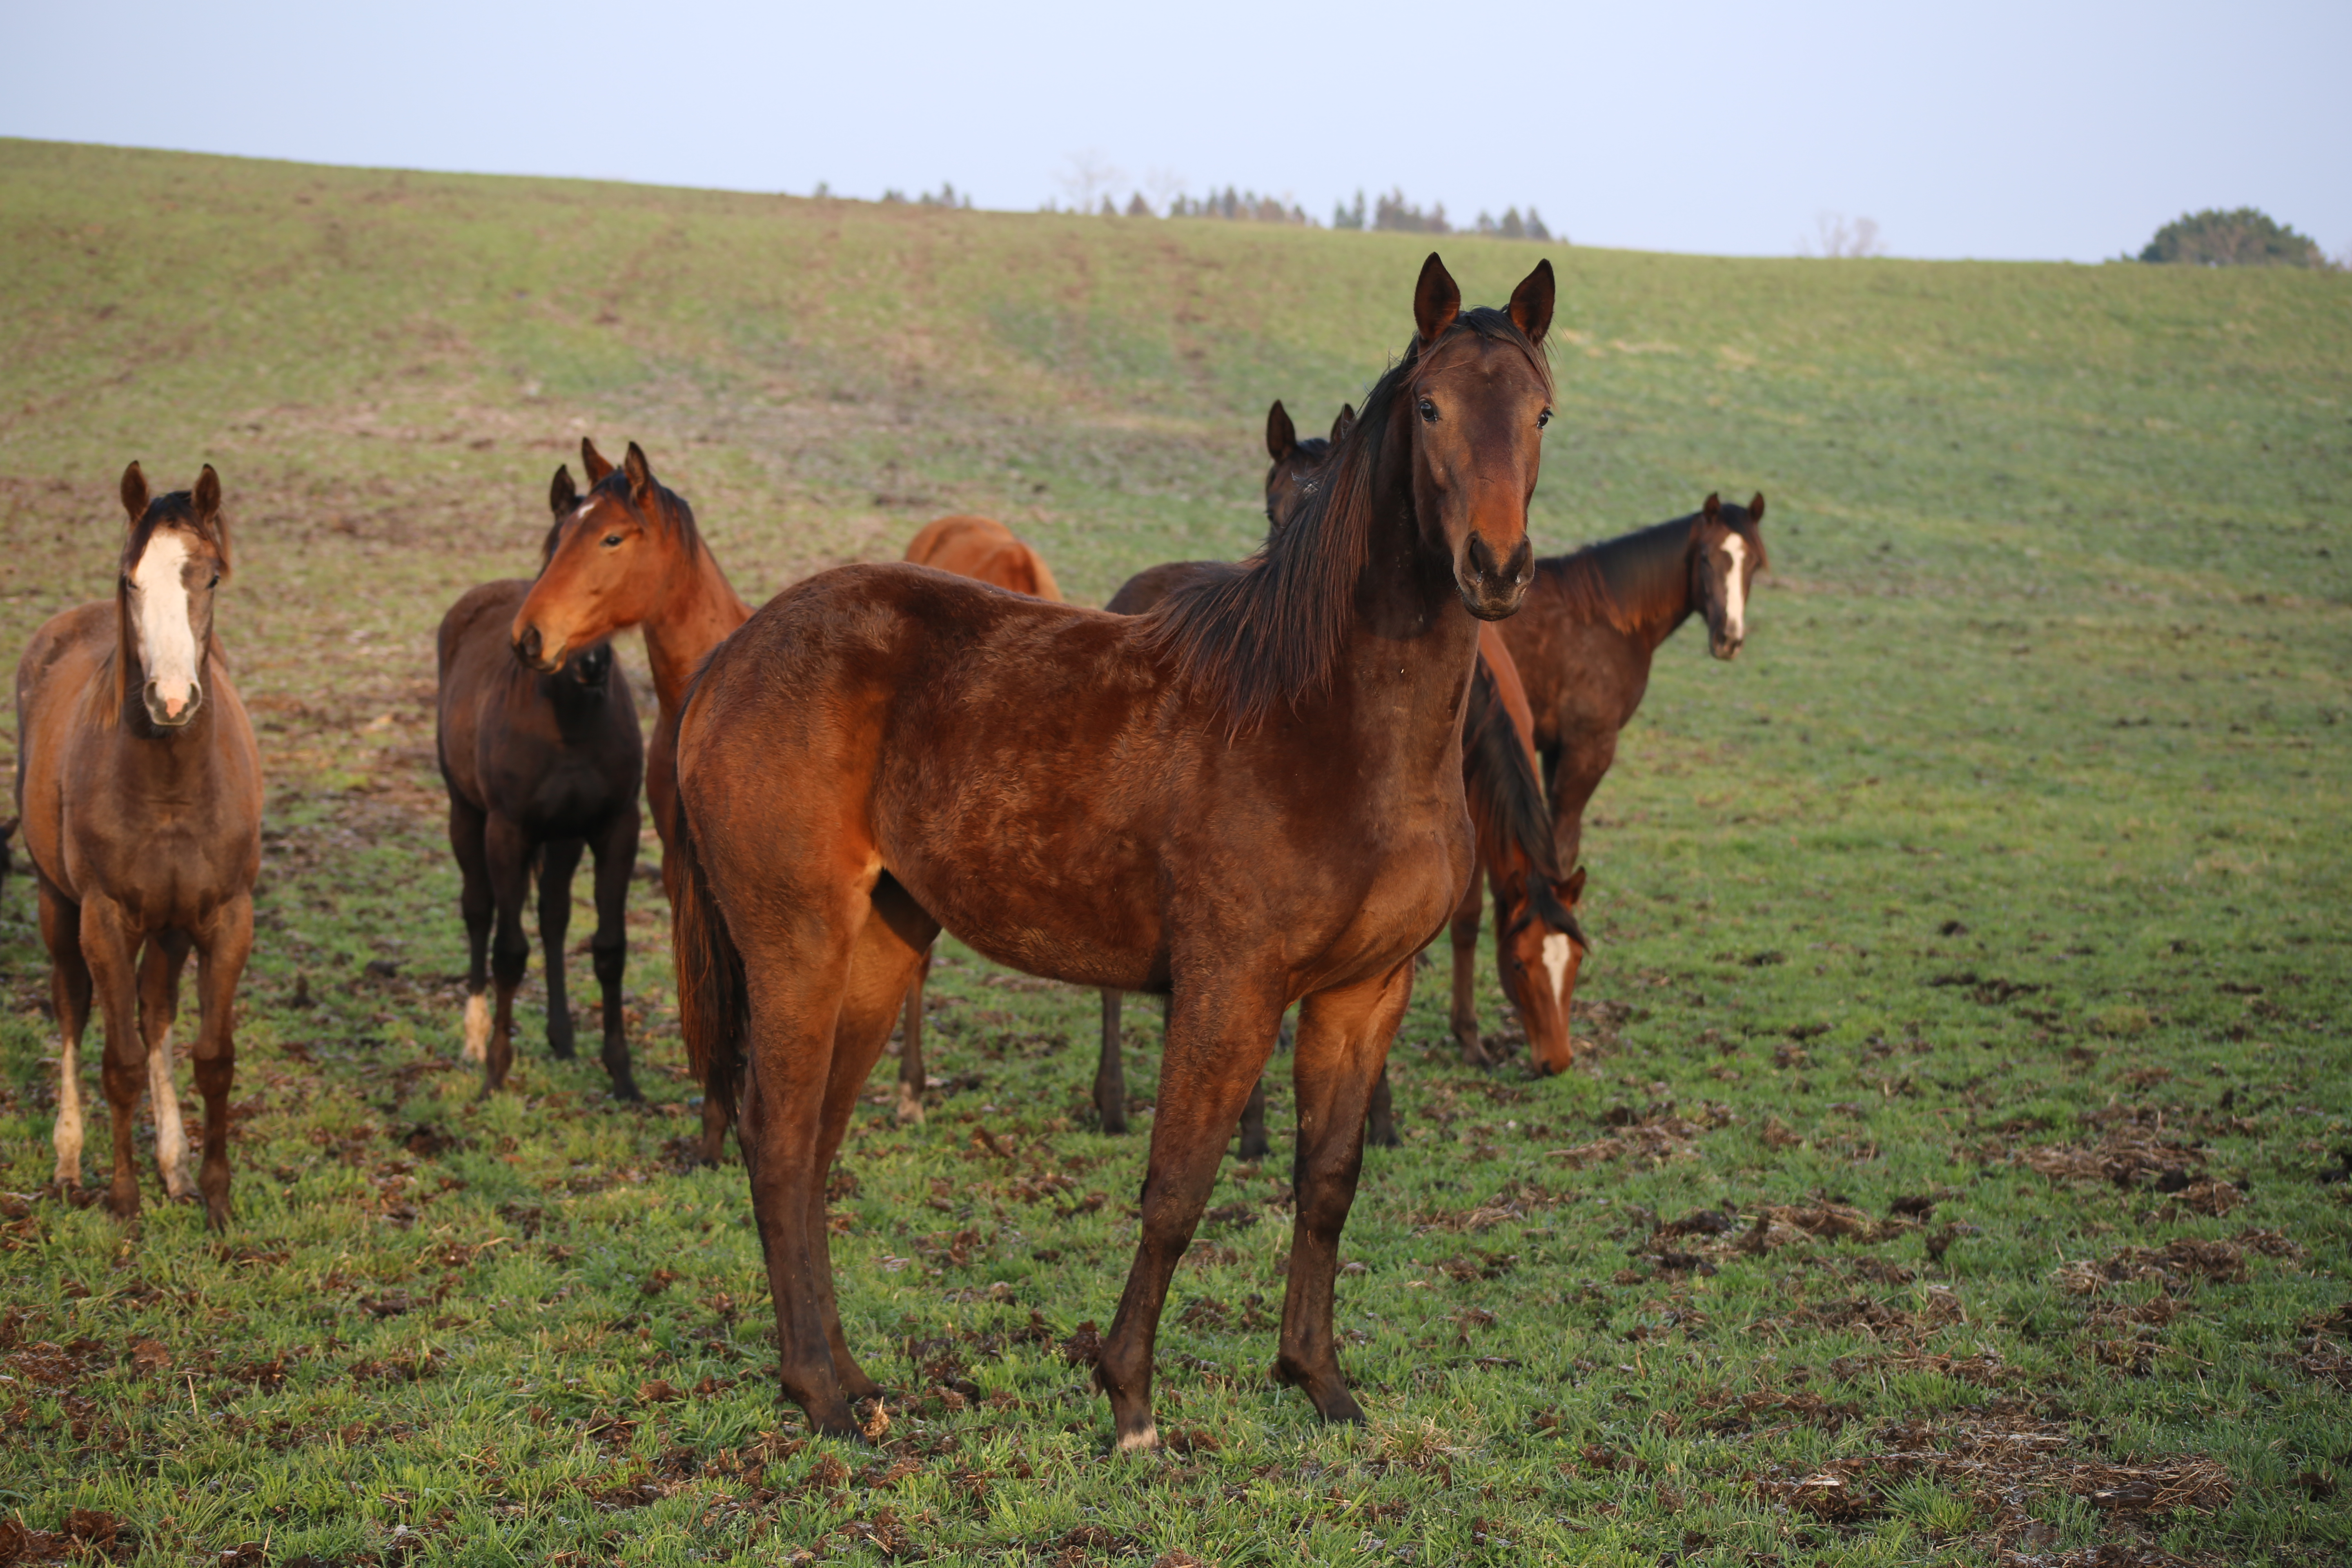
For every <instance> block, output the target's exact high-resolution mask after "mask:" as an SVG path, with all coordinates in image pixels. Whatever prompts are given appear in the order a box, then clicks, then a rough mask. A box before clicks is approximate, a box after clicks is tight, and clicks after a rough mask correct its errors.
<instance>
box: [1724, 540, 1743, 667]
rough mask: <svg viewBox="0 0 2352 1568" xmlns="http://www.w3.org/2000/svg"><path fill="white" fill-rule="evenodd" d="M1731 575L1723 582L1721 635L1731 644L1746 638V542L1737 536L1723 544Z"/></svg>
mask: <svg viewBox="0 0 2352 1568" xmlns="http://www.w3.org/2000/svg"><path fill="white" fill-rule="evenodd" d="M1723 552H1724V553H1725V554H1726V555H1728V556H1730V557H1731V573H1730V574H1729V575H1728V576H1727V577H1725V578H1724V580H1723V635H1724V636H1725V637H1728V638H1730V639H1731V640H1732V641H1733V642H1739V641H1742V640H1743V639H1745V638H1746V637H1747V636H1748V541H1746V540H1744V539H1742V538H1740V537H1739V535H1738V534H1736V533H1735V534H1733V535H1732V536H1731V537H1730V538H1728V539H1727V540H1725V541H1724V542H1723Z"/></svg>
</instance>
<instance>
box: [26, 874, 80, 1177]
mask: <svg viewBox="0 0 2352 1568" xmlns="http://www.w3.org/2000/svg"><path fill="white" fill-rule="evenodd" d="M36 876H37V878H38V881H37V886H38V888H39V891H40V904H41V940H42V942H44V943H46V944H47V947H48V950H49V995H50V997H51V999H52V1000H53V1001H54V1002H55V1004H56V1005H57V1010H58V1121H57V1126H56V1128H55V1130H54V1131H52V1132H51V1133H50V1135H49V1141H50V1142H51V1144H52V1145H53V1146H54V1147H55V1148H56V1150H57V1155H58V1164H57V1183H58V1190H59V1191H61V1192H68V1193H70V1192H72V1191H73V1190H74V1189H75V1188H77V1187H79V1186H80V1185H81V1141H82V1111H81V1032H82V1026H83V1025H85V1024H87V1023H88V1022H89V964H88V963H85V962H83V960H82V953H81V907H80V906H79V905H78V904H76V903H75V902H74V901H73V900H70V899H68V898H67V897H66V896H65V894H64V893H63V892H62V891H60V890H59V889H58V887H57V886H56V885H55V884H54V883H52V882H51V881H50V880H49V879H48V878H47V877H42V876H38V873H37V872H36Z"/></svg>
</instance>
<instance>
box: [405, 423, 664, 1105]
mask: <svg viewBox="0 0 2352 1568" xmlns="http://www.w3.org/2000/svg"><path fill="white" fill-rule="evenodd" d="M548 504H549V506H550V507H551V508H552V509H553V510H554V512H555V516H556V519H557V521H558V524H559V526H560V525H561V523H562V520H563V519H565V518H567V517H568V516H570V515H571V514H572V512H573V511H574V510H577V508H578V506H579V495H578V492H577V491H576V490H574V489H573V488H572V470H571V469H569V468H557V469H556V470H555V480H554V483H553V485H552V486H551V489H550V491H549V494H548ZM555 538H556V535H555V533H554V531H551V532H550V534H549V538H548V542H549V544H550V546H552V545H553V543H554V542H555ZM529 593H530V584H529V583H528V582H525V581H523V580H521V579H520V578H517V579H511V580H509V581H507V582H502V583H485V584H482V585H481V586H480V587H478V588H474V589H470V590H468V591H467V594H466V595H465V597H463V598H461V599H459V600H458V601H457V603H456V604H455V605H451V606H450V609H449V613H448V614H447V615H446V616H443V617H442V620H441V636H440V641H439V654H440V658H439V668H440V692H439V696H438V699H437V700H436V705H435V720H436V722H435V730H434V741H435V744H436V750H437V751H438V753H439V756H440V762H441V782H442V783H443V784H446V786H447V787H448V791H449V847H450V848H451V849H452V850H453V851H455V852H456V854H457V868H458V871H459V872H460V873H461V875H462V876H463V877H464V879H465V890H464V893H463V903H462V908H463V909H464V910H465V915H466V941H467V970H466V1059H467V1061H478V1062H480V1063H481V1064H482V1092H483V1093H484V1094H488V1093H489V1092H491V1091H492V1090H494V1089H499V1088H501V1087H503V1086H504V1084H505V1083H506V1080H507V1071H508V1069H509V1067H510V1066H512V1064H513V1061H514V994H515V987H516V986H518V985H520V984H522V974H523V968H524V966H525V964H527V963H529V962H530V941H529V939H528V938H526V937H525V936H524V935H523V930H522V909H523V904H524V902H525V900H528V899H529V898H530V879H531V870H532V868H533V867H534V866H536V867H537V868H538V871H539V938H540V942H541V945H542V946H543V947H544V949H545V950H546V953H547V1045H548V1049H549V1050H550V1051H551V1052H552V1053H553V1054H554V1055H555V1056H556V1057H557V1058H560V1059H562V1060H564V1061H569V1060H571V1059H572V1051H573V1046H572V1007H571V1004H570V1002H569V1000H568V999H567V998H566V996H565V994H564V989H563V936H564V932H565V931H566V929H567V928H568V927H569V926H570V924H571V922H572V872H573V871H574V870H576V869H577V868H579V865H580V856H581V852H582V851H583V849H584V850H587V851H588V852H590V853H592V854H593V856H594V857H595V862H596V934H595V935H594V936H593V937H592V938H590V939H589V942H588V950H589V952H590V953H591V954H592V955H593V960H594V963H595V967H596V982H597V984H598V985H599V986H600V987H602V989H603V991H604V1051H603V1053H602V1055H603V1058H604V1070H605V1072H606V1073H608V1074H610V1075H611V1077H612V1080H613V1094H614V1098H615V1099H619V1100H635V1099H637V1098H639V1096H638V1094H637V1086H636V1080H635V1078H634V1077H633V1076H632V1075H631V1073H630V1070H629V1041H628V1035H627V1031H626V1028H625V1025H624V1023H623V1019H622V1013H621V1008H622V995H621V974H622V971H623V970H624V968H625V967H626V965H627V963H628V924H627V921H628V900H629V876H630V873H631V872H633V871H634V870H635V868H636V864H637V822H638V816H637V785H638V784H639V782H640V781H641V780H643V779H644V777H645V771H646V752H645V740H644V737H643V736H641V735H640V734H639V733H638V731H637V705H636V700H635V697H634V696H632V695H631V693H630V690H629V678H628V677H627V676H626V675H625V674H623V673H622V670H621V667H620V666H619V665H618V664H617V663H615V662H614V658H613V645H612V644H611V643H609V642H595V643H590V644H588V645H586V646H585V647H579V646H575V647H572V648H571V649H570V650H568V652H567V653H566V656H565V658H564V661H563V665H562V668H560V669H558V670H557V671H556V672H555V673H554V674H552V675H541V674H540V673H539V672H538V671H536V670H534V669H532V668H530V666H528V665H526V664H524V663H523V662H522V661H521V660H520V659H519V658H516V657H515V652H514V646H513V643H512V641H511V640H510V637H511V628H512V626H513V625H514V616H515V610H516V607H517V606H518V605H520V604H521V603H522V601H523V597H524V595H527V594H529ZM494 919H495V921H496V926H497V942H496V946H495V947H493V946H492V942H491V928H492V921H493V920H494ZM493 979H495V981H496V984H497V987H498V991H497V997H498V1002H497V1010H496V1014H495V1016H493V1013H492V1010H491V1007H490V1005H489V1001H488V998H486V997H485V996H484V994H483V989H484V987H485V985H486V984H488V983H489V982H490V981H491V980H493Z"/></svg>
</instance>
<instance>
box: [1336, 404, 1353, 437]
mask: <svg viewBox="0 0 2352 1568" xmlns="http://www.w3.org/2000/svg"><path fill="white" fill-rule="evenodd" d="M1355 427H1356V405H1354V404H1352V403H1342V404H1341V405H1339V417H1338V418H1336V419H1334V420H1332V421H1331V445H1333V446H1334V447H1336V446H1338V445H1339V443H1340V442H1341V441H1344V440H1346V439H1347V437H1348V432H1349V431H1350V430H1352V429H1354V428H1355Z"/></svg>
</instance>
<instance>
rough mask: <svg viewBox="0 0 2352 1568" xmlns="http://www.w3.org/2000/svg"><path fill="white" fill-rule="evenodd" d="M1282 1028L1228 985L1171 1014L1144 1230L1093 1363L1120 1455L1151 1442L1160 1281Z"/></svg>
mask: <svg viewBox="0 0 2352 1568" xmlns="http://www.w3.org/2000/svg"><path fill="white" fill-rule="evenodd" d="M1196 994H1197V995H1201V996H1215V997H1217V998H1219V999H1220V1001H1221V1002H1222V1003H1223V1005H1222V1006H1214V1005H1213V1004H1211V1003H1209V1002H1206V1001H1196V1000H1193V999H1192V998H1193V997H1194V996H1195V995H1196ZM1281 1024H1282V998H1281V997H1280V996H1279V995H1278V994H1277V995H1273V996H1267V997H1264V998H1251V997H1249V996H1247V995H1246V994H1244V993H1243V992H1241V991H1240V990H1239V989H1238V988H1237V987H1235V986H1234V985H1232V984H1225V985H1218V986H1203V987H1202V989H1201V991H1200V992H1198V993H1195V992H1193V991H1192V990H1190V989H1188V990H1187V991H1186V992H1185V1002H1184V1005H1182V1006H1180V1007H1176V1008H1174V1009H1172V1013H1171V1017H1170V1020H1169V1027H1168V1041H1167V1045H1166V1046H1165V1047H1163V1048H1162V1050H1161V1052H1160V1094H1159V1099H1158V1102H1157V1107H1156V1109H1155V1110H1154V1111H1153V1114H1152V1119H1151V1155H1150V1163H1149V1164H1148V1165H1147V1167H1146V1169H1145V1174H1144V1180H1143V1233H1142V1235H1141V1237H1139V1239H1138V1241H1137V1243H1136V1248H1135V1263H1134V1265H1133V1267H1132V1268H1129V1270H1128V1276H1127V1289H1125V1290H1124V1291H1123V1292H1121V1293H1120V1296H1119V1299H1118V1315H1117V1316H1116V1317H1114V1318H1113V1319H1112V1320H1111V1325H1110V1332H1109V1333H1108V1334H1107V1335H1105V1336H1104V1338H1103V1345H1102V1353H1101V1355H1100V1357H1099V1358H1098V1359H1097V1361H1096V1363H1095V1379H1096V1381H1097V1383H1099V1384H1101V1385H1102V1389H1103V1392H1104V1393H1105V1394H1108V1395H1109V1397H1110V1410H1111V1422H1112V1426H1114V1428H1115V1429H1116V1431H1117V1434H1118V1446H1119V1447H1121V1448H1149V1447H1153V1446H1155V1445H1156V1444H1158V1442H1159V1441H1160V1436H1159V1429H1158V1427H1157V1426H1155V1425H1154V1423H1153V1421H1152V1418H1151V1347H1152V1342H1153V1340H1154V1339H1156V1338H1157V1337H1158V1334H1159V1331H1160V1310H1161V1309H1162V1308H1163V1307H1165V1306H1166V1305H1167V1303H1168V1282H1169V1280H1170V1279H1172V1278H1173V1277H1174V1275H1175V1272H1176V1265H1177V1263H1178V1262H1179V1261H1180V1260H1181V1258H1182V1257H1183V1256H1184V1249H1185V1247H1188V1246H1190V1245H1191V1244H1192V1231H1193V1227H1194V1226H1198V1225H1199V1224H1200V1221H1201V1210H1202V1207H1203V1206H1205V1205H1206V1204H1207V1203H1208V1201H1209V1189H1210V1188H1211V1187H1212V1186H1213V1185H1214V1184H1215V1183H1216V1179H1217V1163H1218V1162H1219V1161H1221V1160H1223V1158H1224V1153H1225V1141H1226V1140H1227V1139H1228V1138H1230V1137H1231V1136H1232V1135H1233V1134H1232V1128H1233V1125H1234V1118H1236V1117H1237V1116H1239V1115H1240V1114H1241V1109H1242V1102H1243V1101H1244V1100H1247V1099H1248V1098H1249V1091H1250V1085H1251V1084H1253V1083H1255V1081H1256V1080H1257V1076H1258V1074H1259V1073H1260V1072H1262V1071H1264V1070H1265V1062H1266V1058H1268V1057H1269V1056H1271V1055H1272V1054H1273V1053H1274V1037H1275V1033H1276V1030H1277V1029H1278V1028H1279V1027H1280V1026H1281Z"/></svg>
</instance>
